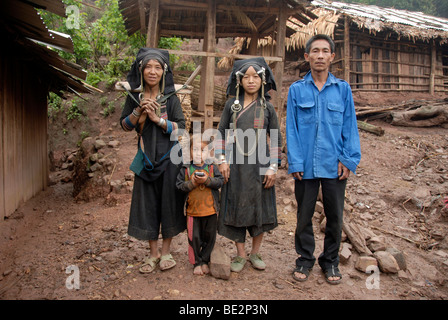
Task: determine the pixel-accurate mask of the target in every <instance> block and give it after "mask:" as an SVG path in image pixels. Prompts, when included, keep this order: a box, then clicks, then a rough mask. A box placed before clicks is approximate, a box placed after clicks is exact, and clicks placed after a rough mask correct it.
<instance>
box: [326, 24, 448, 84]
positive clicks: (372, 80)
mask: <svg viewBox="0 0 448 320" xmlns="http://www.w3.org/2000/svg"><path fill="white" fill-rule="evenodd" d="M344 40H346V39H345V36H344V30H343V28H342V27H338V28H337V29H336V30H335V43H336V57H335V60H334V63H333V65H332V69H331V71H332V72H333V73H334V74H335V75H336V76H337V77H340V78H343V79H344V78H345V75H344V67H345V64H344V60H345V59H346V57H345V50H344V45H345V43H344ZM348 41H349V43H350V50H349V51H348V53H349V58H348V59H349V61H350V63H349V67H350V70H349V82H350V85H351V87H352V90H353V91H384V92H387V91H390V92H400V91H412V92H430V93H432V91H431V90H433V92H435V93H440V92H446V93H447V92H448V75H447V69H448V61H446V60H447V56H446V53H445V52H444V50H445V48H442V47H440V46H439V45H437V44H432V43H427V42H423V41H418V40H417V41H416V42H415V43H414V42H412V41H410V40H408V39H400V40H394V39H392V38H390V37H389V39H388V37H387V35H386V34H384V33H377V34H376V35H374V34H369V33H368V32H367V31H365V32H361V30H359V29H355V28H353V27H352V28H350V34H349V40H348ZM444 63H445V65H444ZM432 74H433V79H432ZM444 74H445V75H444ZM346 80H347V79H346Z"/></svg>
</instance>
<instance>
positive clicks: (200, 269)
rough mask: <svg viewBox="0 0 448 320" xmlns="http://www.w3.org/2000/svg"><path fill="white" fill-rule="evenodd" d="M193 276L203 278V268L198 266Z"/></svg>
mask: <svg viewBox="0 0 448 320" xmlns="http://www.w3.org/2000/svg"><path fill="white" fill-rule="evenodd" d="M193 274H194V275H197V276H202V275H204V273H203V272H202V268H201V266H197V267H195V268H194V269H193Z"/></svg>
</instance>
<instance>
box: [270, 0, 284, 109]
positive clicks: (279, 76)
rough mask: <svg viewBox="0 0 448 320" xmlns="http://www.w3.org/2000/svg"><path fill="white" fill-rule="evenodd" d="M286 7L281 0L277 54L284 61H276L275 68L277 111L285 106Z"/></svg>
mask: <svg viewBox="0 0 448 320" xmlns="http://www.w3.org/2000/svg"><path fill="white" fill-rule="evenodd" d="M286 19H287V15H286V7H285V5H284V4H283V2H281V4H280V7H279V14H278V24H277V38H276V42H277V46H276V48H275V55H276V56H277V57H279V58H282V61H278V62H276V63H275V68H274V78H275V84H276V85H277V92H276V93H274V99H273V105H274V107H275V108H276V109H277V113H278V112H279V110H281V108H283V106H281V105H280V104H281V103H282V101H283V99H282V87H283V69H284V66H285V63H284V61H285V37H286Z"/></svg>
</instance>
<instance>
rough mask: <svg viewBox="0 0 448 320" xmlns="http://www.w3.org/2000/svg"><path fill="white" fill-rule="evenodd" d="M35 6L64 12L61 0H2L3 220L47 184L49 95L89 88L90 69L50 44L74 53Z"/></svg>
mask: <svg viewBox="0 0 448 320" xmlns="http://www.w3.org/2000/svg"><path fill="white" fill-rule="evenodd" d="M36 8H39V9H44V10H48V11H50V12H53V13H56V14H58V15H61V16H65V6H64V4H63V3H62V1H60V0H33V1H25V0H23V1H22V0H15V1H1V2H0V33H1V35H2V47H1V49H0V221H2V220H3V219H4V218H5V217H8V216H9V215H11V213H13V212H14V211H15V210H16V209H17V207H18V206H19V205H20V204H21V203H22V202H24V201H26V200H28V199H30V198H31V197H33V196H34V195H35V194H37V193H38V192H39V191H41V190H43V189H45V188H46V186H47V181H48V171H49V166H48V152H47V123H48V116H47V95H48V93H49V92H50V91H54V92H57V93H59V92H60V91H61V90H64V91H67V90H69V91H74V92H89V91H90V90H89V88H87V85H86V84H84V83H83V82H82V81H81V80H80V79H85V77H86V72H85V71H83V70H82V68H81V67H80V66H77V65H75V64H72V63H70V62H68V61H66V60H64V59H62V58H60V57H59V55H58V54H57V52H55V51H53V50H51V49H50V47H55V48H59V49H62V50H65V51H68V52H73V43H72V41H71V39H70V37H68V36H67V35H64V34H61V33H57V32H53V31H50V30H48V29H47V27H46V26H45V25H44V23H43V21H42V19H41V18H40V16H39V14H38V12H37V10H36Z"/></svg>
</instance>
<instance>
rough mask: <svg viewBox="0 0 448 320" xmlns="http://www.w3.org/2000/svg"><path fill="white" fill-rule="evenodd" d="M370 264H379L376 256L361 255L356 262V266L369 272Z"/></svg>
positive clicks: (362, 270)
mask: <svg viewBox="0 0 448 320" xmlns="http://www.w3.org/2000/svg"><path fill="white" fill-rule="evenodd" d="M369 266H378V261H377V260H376V259H375V258H374V257H370V256H359V258H358V260H357V261H356V263H355V268H356V269H357V270H359V271H361V272H364V273H366V272H367V267H369Z"/></svg>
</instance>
